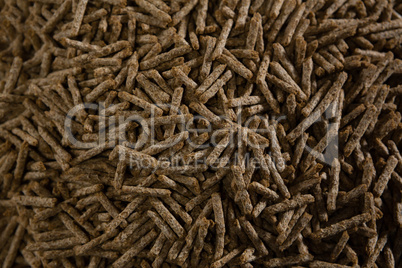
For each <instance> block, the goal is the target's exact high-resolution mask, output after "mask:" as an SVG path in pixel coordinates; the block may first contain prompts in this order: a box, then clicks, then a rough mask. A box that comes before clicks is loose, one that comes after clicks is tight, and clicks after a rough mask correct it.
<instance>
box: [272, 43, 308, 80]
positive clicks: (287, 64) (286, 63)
mask: <svg viewBox="0 0 402 268" xmlns="http://www.w3.org/2000/svg"><path fill="white" fill-rule="evenodd" d="M272 47H273V49H274V55H275V56H276V57H278V59H279V61H280V63H281V64H282V67H283V68H284V69H285V70H286V71H287V72H288V74H289V75H290V76H291V77H292V79H293V80H294V81H295V82H296V83H299V82H300V77H299V74H298V73H297V70H296V68H295V66H294V65H293V63H292V62H291V61H290V60H289V58H288V56H287V53H286V51H285V49H284V47H283V46H282V45H281V44H279V43H274V44H273V45H272ZM306 57H307V56H306Z"/></svg>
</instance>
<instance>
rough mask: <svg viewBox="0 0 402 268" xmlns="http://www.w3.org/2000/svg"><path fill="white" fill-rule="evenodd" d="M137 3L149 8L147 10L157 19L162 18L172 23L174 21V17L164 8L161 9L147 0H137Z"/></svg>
mask: <svg viewBox="0 0 402 268" xmlns="http://www.w3.org/2000/svg"><path fill="white" fill-rule="evenodd" d="M135 3H136V4H137V5H139V6H140V7H142V8H144V9H145V10H147V12H149V13H150V14H151V15H152V16H154V17H155V19H157V20H161V21H163V22H166V23H170V22H171V21H172V18H171V17H170V16H169V14H167V13H166V12H165V11H163V10H160V9H159V8H158V7H156V6H154V5H153V4H152V3H150V2H148V1H146V0H135Z"/></svg>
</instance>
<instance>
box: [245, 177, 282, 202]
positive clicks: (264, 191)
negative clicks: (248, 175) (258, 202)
mask: <svg viewBox="0 0 402 268" xmlns="http://www.w3.org/2000/svg"><path fill="white" fill-rule="evenodd" d="M248 189H249V190H251V191H255V192H257V193H259V194H261V195H263V196H264V197H265V198H267V199H268V200H272V201H275V200H278V199H279V195H278V194H277V193H276V192H275V191H273V190H271V189H269V188H268V187H265V186H264V185H262V184H261V183H259V182H256V181H253V182H252V183H250V185H249V187H248Z"/></svg>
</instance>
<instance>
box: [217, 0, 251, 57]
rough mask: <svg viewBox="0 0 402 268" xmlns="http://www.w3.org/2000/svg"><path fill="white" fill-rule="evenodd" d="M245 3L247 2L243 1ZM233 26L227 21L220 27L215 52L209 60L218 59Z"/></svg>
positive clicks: (231, 21) (230, 20)
mask: <svg viewBox="0 0 402 268" xmlns="http://www.w3.org/2000/svg"><path fill="white" fill-rule="evenodd" d="M244 1H247V0H244ZM232 26H233V20H232V19H228V20H227V21H226V22H225V24H224V25H223V27H222V31H221V33H220V35H219V38H218V41H217V43H216V46H215V50H214V52H213V53H212V56H211V60H215V59H217V58H218V57H220V56H221V55H222V52H223V49H224V48H225V45H226V40H227V38H228V36H229V33H230V30H231V29H232Z"/></svg>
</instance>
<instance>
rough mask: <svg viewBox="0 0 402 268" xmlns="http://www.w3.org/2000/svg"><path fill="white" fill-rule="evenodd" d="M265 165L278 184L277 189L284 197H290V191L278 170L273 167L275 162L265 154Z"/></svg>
mask: <svg viewBox="0 0 402 268" xmlns="http://www.w3.org/2000/svg"><path fill="white" fill-rule="evenodd" d="M265 159H266V163H267V166H268V168H269V171H270V172H271V175H272V178H273V180H274V182H275V184H276V185H277V186H278V189H279V191H280V192H281V194H282V195H283V196H284V197H285V198H290V193H289V190H288V188H287V186H286V185H285V183H284V181H283V178H282V177H281V175H280V174H279V173H278V170H277V169H276V167H275V164H274V163H273V161H272V158H271V157H270V156H269V155H266V156H265Z"/></svg>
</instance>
